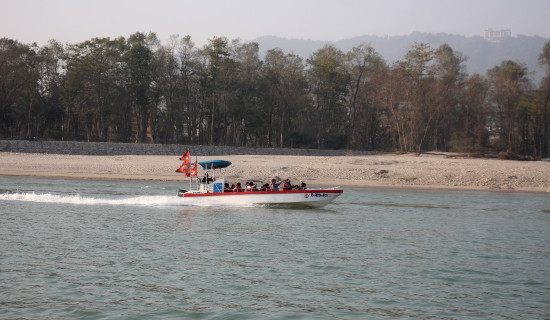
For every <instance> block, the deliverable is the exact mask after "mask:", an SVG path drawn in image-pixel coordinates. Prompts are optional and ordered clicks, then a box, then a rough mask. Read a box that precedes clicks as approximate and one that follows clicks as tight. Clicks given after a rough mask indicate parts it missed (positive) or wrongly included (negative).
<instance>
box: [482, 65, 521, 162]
mask: <svg viewBox="0 0 550 320" xmlns="http://www.w3.org/2000/svg"><path fill="white" fill-rule="evenodd" d="M527 74H528V73H527V68H526V67H525V65H523V64H519V63H516V62H513V61H503V62H502V63H501V64H500V66H496V67H493V68H492V69H490V70H489V71H488V76H489V80H490V82H491V93H492V102H493V105H494V107H495V118H494V122H495V125H496V128H497V132H498V134H499V142H500V143H499V145H498V149H499V150H507V151H511V152H517V151H518V150H517V147H518V146H519V132H518V127H519V126H518V124H519V123H518V121H519V120H520V119H521V108H520V99H521V97H522V95H523V94H524V93H525V92H526V90H527V89H528V88H529V79H528V77H527Z"/></svg>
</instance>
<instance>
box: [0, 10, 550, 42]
mask: <svg viewBox="0 0 550 320" xmlns="http://www.w3.org/2000/svg"><path fill="white" fill-rule="evenodd" d="M485 28H493V29H495V30H497V29H511V30H512V36H516V35H518V34H523V35H529V36H531V35H539V36H542V37H545V38H550V0H452V1H451V0H330V1H329V0H225V1H223V0H154V1H145V0H0V38H1V37H7V38H10V39H15V40H18V41H20V42H23V43H33V42H37V43H38V44H39V45H44V44H46V43H47V41H48V40H49V39H55V40H58V41H61V42H62V43H67V42H68V43H78V42H82V41H85V40H89V39H91V38H94V37H111V38H114V37H118V36H124V37H128V36H129V35H130V34H132V33H135V32H137V31H140V32H149V31H153V32H156V33H157V35H158V37H159V39H160V40H161V41H162V42H163V43H166V41H167V39H168V37H169V36H170V35H172V34H179V35H181V36H184V35H190V36H191V39H192V40H193V41H194V42H195V43H196V44H197V45H199V46H202V45H204V44H206V43H207V40H208V39H211V38H213V37H214V36H225V37H228V38H229V39H235V38H240V39H242V40H244V41H247V40H253V39H255V38H257V37H260V36H264V35H274V36H279V37H283V38H293V39H311V40H325V41H338V40H343V39H347V38H352V37H355V36H361V35H366V34H368V35H378V36H385V35H389V36H394V35H408V34H410V33H411V32H413V31H421V32H429V33H439V32H443V33H451V34H460V35H465V36H473V35H480V36H482V35H483V31H484V30H485Z"/></svg>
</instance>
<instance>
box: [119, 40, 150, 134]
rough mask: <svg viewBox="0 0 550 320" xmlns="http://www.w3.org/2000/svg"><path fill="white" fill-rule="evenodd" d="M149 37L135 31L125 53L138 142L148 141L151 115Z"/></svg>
mask: <svg viewBox="0 0 550 320" xmlns="http://www.w3.org/2000/svg"><path fill="white" fill-rule="evenodd" d="M147 40H148V37H147V36H146V35H145V34H143V33H139V32H138V33H135V34H133V35H131V36H130V38H129V39H128V41H127V45H128V47H129V49H128V51H127V52H126V54H125V57H124V58H125V61H126V67H127V70H126V72H127V74H128V78H129V83H128V85H129V94H130V95H131V103H132V107H133V108H132V110H133V111H134V114H135V116H136V118H137V134H136V141H137V142H146V141H147V129H148V127H149V119H150V117H151V100H150V93H151V92H150V90H151V82H152V74H151V73H152V72H151V60H152V58H153V52H152V50H151V49H150V48H149V46H148V43H149V42H148V41H147Z"/></svg>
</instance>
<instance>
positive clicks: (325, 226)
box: [0, 177, 550, 319]
mask: <svg viewBox="0 0 550 320" xmlns="http://www.w3.org/2000/svg"><path fill="white" fill-rule="evenodd" d="M178 187H180V186H178V185H177V184H175V183H173V182H166V183H160V182H127V181H93V180H53V179H30V178H8V177H0V248H1V255H0V318H2V319H186V318H192V319H259V318H261V319H384V318H392V319H394V318H420V319H430V318H434V319H544V318H546V319H548V318H550V196H549V195H548V194H533V193H494V192H456V191H445V192H443V191H442V192H438V191H410V190H391V189H378V190H377V189H371V188H369V189H360V188H349V189H348V188H346V189H344V194H343V195H342V196H341V197H339V198H338V199H337V200H336V201H335V202H334V203H333V204H330V205H328V206H327V207H325V208H323V209H270V208H259V207H246V208H228V207H221V206H218V207H209V206H204V205H202V206H197V205H192V204H184V203H182V200H183V199H181V198H177V197H175V194H176V192H177V189H178Z"/></svg>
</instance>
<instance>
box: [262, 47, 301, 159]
mask: <svg viewBox="0 0 550 320" xmlns="http://www.w3.org/2000/svg"><path fill="white" fill-rule="evenodd" d="M263 82H264V83H265V88H264V104H265V105H266V106H268V107H267V110H266V112H265V114H266V117H267V119H266V120H264V122H265V123H264V124H265V127H266V128H267V134H266V135H267V145H268V146H272V143H273V144H275V143H276V142H278V146H279V147H281V148H283V147H288V146H293V145H295V144H296V143H297V144H298V145H301V144H303V143H306V144H307V138H306V141H304V140H303V137H305V135H306V133H305V132H303V131H302V130H300V128H303V127H304V126H307V122H306V121H304V120H305V119H306V117H304V114H305V106H307V105H309V98H308V92H307V79H306V78H305V72H304V65H303V61H302V59H301V58H300V57H298V56H297V55H295V54H285V53H284V52H283V51H282V50H280V49H272V50H269V51H268V52H267V54H266V57H265V67H264V72H263ZM277 131H278V134H275V132H277ZM277 136H278V139H277V138H275V137H277ZM300 137H302V138H300Z"/></svg>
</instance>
